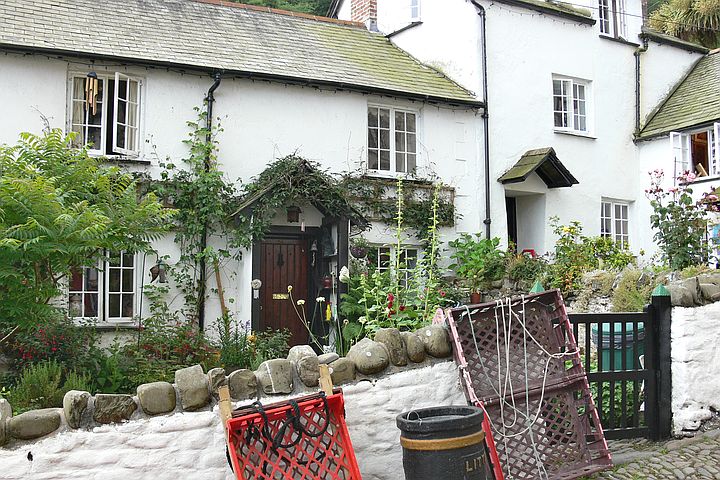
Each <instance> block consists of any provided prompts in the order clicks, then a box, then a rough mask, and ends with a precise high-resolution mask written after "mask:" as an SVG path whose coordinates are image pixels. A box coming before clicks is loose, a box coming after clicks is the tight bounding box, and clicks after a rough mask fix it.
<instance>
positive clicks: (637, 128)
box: [634, 37, 648, 135]
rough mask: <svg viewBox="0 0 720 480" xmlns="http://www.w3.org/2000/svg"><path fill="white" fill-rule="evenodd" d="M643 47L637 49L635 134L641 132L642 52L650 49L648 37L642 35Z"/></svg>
mask: <svg viewBox="0 0 720 480" xmlns="http://www.w3.org/2000/svg"><path fill="white" fill-rule="evenodd" d="M642 42H643V44H642V47H638V48H637V49H635V53H634V55H635V135H639V134H640V54H641V53H644V52H646V51H647V49H648V39H647V37H642Z"/></svg>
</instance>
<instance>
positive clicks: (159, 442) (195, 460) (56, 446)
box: [0, 361, 465, 480]
mask: <svg viewBox="0 0 720 480" xmlns="http://www.w3.org/2000/svg"><path fill="white" fill-rule="evenodd" d="M344 392H345V408H346V412H347V417H346V418H347V424H348V428H349V430H350V437H351V439H352V442H353V447H354V449H355V455H356V457H357V459H358V462H359V464H360V470H361V472H362V475H363V479H364V480H402V479H404V478H405V477H404V474H403V469H402V450H401V447H400V440H399V438H400V431H399V430H398V429H397V427H396V426H395V417H396V416H397V415H398V414H399V413H402V412H404V411H407V410H410V409H413V408H423V407H430V406H436V405H463V404H465V398H464V396H463V393H462V389H461V387H460V383H459V377H458V373H457V369H456V366H455V364H454V363H453V362H452V361H446V362H441V363H436V364H434V365H431V366H427V367H423V368H418V369H411V370H405V371H401V372H399V373H395V374H393V375H388V376H386V377H383V378H379V379H377V380H375V381H373V382H371V381H361V382H359V383H357V384H354V385H348V386H346V387H345V388H344ZM276 400H281V398H280V397H273V399H272V400H269V399H264V401H268V402H270V401H276ZM246 403H247V402H246ZM240 404H241V403H238V404H237V405H240ZM224 442H225V440H224V434H223V431H222V427H221V425H220V419H219V416H218V413H217V407H215V409H214V410H213V411H204V412H195V413H187V412H184V413H176V414H174V415H170V416H159V417H154V418H149V419H142V420H134V421H130V422H128V423H124V424H120V425H106V426H101V427H96V428H94V429H92V430H90V431H83V430H65V431H60V432H59V433H57V434H54V435H52V436H50V437H48V438H46V439H44V440H41V441H37V442H32V443H27V444H25V445H22V444H19V445H17V446H15V447H14V448H13V449H12V450H8V449H0V478H2V479H7V480H21V479H22V480H25V479H32V480H51V479H52V480H55V479H88V480H101V479H102V480H115V479H117V480H129V479H152V480H165V479H167V480H177V479H188V480H193V479H200V480H215V479H217V480H231V479H233V478H235V477H234V476H233V474H232V473H231V471H230V469H229V467H228V465H227V461H226V458H225V443H224ZM28 453H31V454H32V458H33V460H32V461H30V460H28Z"/></svg>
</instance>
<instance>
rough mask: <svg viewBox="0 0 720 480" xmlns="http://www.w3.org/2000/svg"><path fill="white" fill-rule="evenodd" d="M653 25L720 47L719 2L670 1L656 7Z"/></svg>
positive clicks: (659, 28) (658, 29) (668, 33)
mask: <svg viewBox="0 0 720 480" xmlns="http://www.w3.org/2000/svg"><path fill="white" fill-rule="evenodd" d="M656 3H659V2H656ZM650 26H651V27H652V28H654V29H655V30H657V31H659V32H662V33H665V34H667V35H672V36H674V37H678V38H680V39H682V40H689V41H692V42H696V43H699V44H701V45H704V46H706V47H708V48H717V47H719V46H720V2H719V1H718V0H667V1H665V2H662V3H659V5H657V6H656V8H654V9H653V11H652V13H651V14H650Z"/></svg>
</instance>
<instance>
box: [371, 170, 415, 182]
mask: <svg viewBox="0 0 720 480" xmlns="http://www.w3.org/2000/svg"><path fill="white" fill-rule="evenodd" d="M363 176H365V177H371V178H382V179H386V180H397V179H398V178H402V179H403V180H411V179H413V180H414V179H415V177H413V176H412V175H411V174H409V173H404V172H387V171H384V170H365V174H364V175H363ZM418 180H420V179H418Z"/></svg>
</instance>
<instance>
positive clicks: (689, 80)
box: [639, 50, 720, 139]
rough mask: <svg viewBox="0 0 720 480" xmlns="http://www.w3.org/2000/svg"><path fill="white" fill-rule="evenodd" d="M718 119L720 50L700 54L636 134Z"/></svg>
mask: <svg viewBox="0 0 720 480" xmlns="http://www.w3.org/2000/svg"><path fill="white" fill-rule="evenodd" d="M714 121H720V50H713V51H712V52H710V53H709V54H707V55H706V56H705V57H703V58H701V59H700V61H698V62H697V63H696V64H695V66H694V67H693V68H692V70H691V71H690V73H689V74H688V75H687V76H686V77H685V78H684V79H683V80H682V81H680V82H679V83H678V85H677V86H676V87H675V90H674V91H673V92H672V93H671V94H670V95H669V96H668V97H667V98H666V99H665V101H664V102H663V103H662V104H661V105H660V107H659V108H658V109H657V110H656V111H655V113H654V114H653V115H652V116H651V117H650V119H649V120H648V122H647V123H646V125H645V127H643V129H642V130H641V132H640V135H639V138H641V139H647V138H652V137H656V136H660V135H664V134H666V133H668V132H671V131H673V130H683V129H687V128H691V127H694V126H700V125H703V124H707V123H710V122H714Z"/></svg>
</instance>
